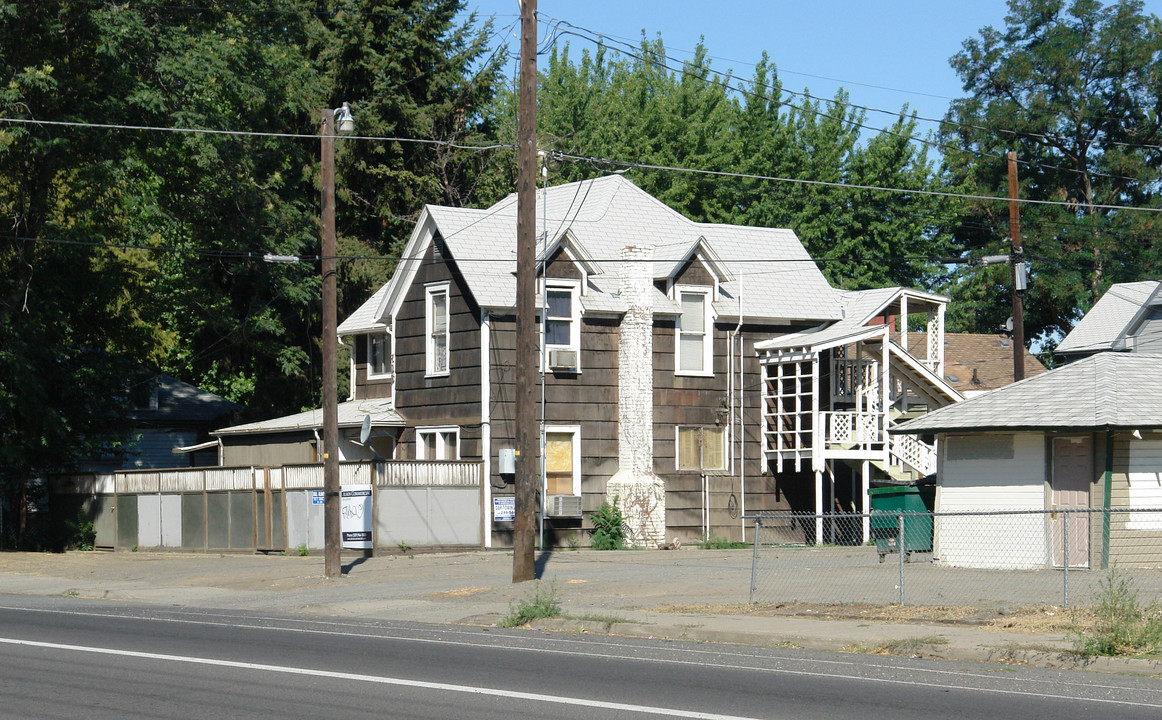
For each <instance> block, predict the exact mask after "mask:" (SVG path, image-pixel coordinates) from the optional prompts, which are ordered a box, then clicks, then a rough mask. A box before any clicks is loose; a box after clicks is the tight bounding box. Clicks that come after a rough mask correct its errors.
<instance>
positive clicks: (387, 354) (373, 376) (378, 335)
mask: <svg viewBox="0 0 1162 720" xmlns="http://www.w3.org/2000/svg"><path fill="white" fill-rule="evenodd" d="M377 339H382V340H383V357H384V360H385V362H386V366H387V370H386V371H385V372H379V373H377V372H375V364H374V363H372V361H371V358H372V356H373V354H374V353H373V352H372V347H373V345H374V344H375V341H376V340H377ZM391 340H392V336H391V333H389V332H387V331H386V330H384V331H383V332H371V333H368V334H367V344H366V349H367V379H368V380H378V379H381V378H389V377H391V376H392V371H393V370H394V368H395V361H394V356H393V354H392V341H391Z"/></svg>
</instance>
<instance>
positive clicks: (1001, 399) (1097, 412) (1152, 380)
mask: <svg viewBox="0 0 1162 720" xmlns="http://www.w3.org/2000/svg"><path fill="white" fill-rule="evenodd" d="M1159 398H1162V356H1158V355H1143V354H1137V353H1116V352H1103V353H1097V354H1096V355H1091V356H1090V357H1087V358H1083V359H1081V360H1078V361H1077V362H1074V363H1071V364H1069V365H1066V366H1064V367H1060V368H1056V369H1054V370H1050V371H1049V372H1046V373H1044V374H1042V375H1038V376H1036V377H1031V378H1026V379H1024V380H1022V381H1020V382H1017V383H1013V384H1012V385H1006V386H1005V387H1002V388H999V389H997V390H994V391H992V392H990V393H986V394H984V395H978V396H976V397H972V398H969V399H967V400H965V401H964V402H960V403H956V404H954V405H949V406H947V407H943V408H940V409H938V410H934V411H932V412H930V413H928V414H927V415H925V416H923V417H921V418H917V419H915V420H911V421H909V422H906V423H903V424H901V425H899V426H898V427H897V428H896V430H898V431H900V432H907V433H929V432H947V431H955V430H990V429H996V430H1016V429H1041V430H1051V429H1058V428H1061V429H1106V428H1121V429H1147V428H1162V403H1160V402H1159V401H1158V399H1159Z"/></svg>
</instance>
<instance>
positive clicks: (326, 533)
mask: <svg viewBox="0 0 1162 720" xmlns="http://www.w3.org/2000/svg"><path fill="white" fill-rule="evenodd" d="M322 122H323V125H322V172H321V178H320V183H319V184H320V185H322V199H323V217H322V236H323V237H322V256H321V257H320V259H319V260H320V262H319V264H320V265H321V266H322V273H323V547H324V550H323V558H324V561H323V567H324V573H325V574H326V576H327V577H329V578H335V577H339V576H340V575H341V574H342V572H343V566H342V564H341V560H340V557H339V397H338V395H339V388H338V371H337V369H336V363H337V360H336V357H335V355H336V352H337V351H338V334H337V332H336V325H337V314H338V311H337V310H336V305H337V304H338V303H337V297H336V296H337V292H336V287H335V111H334V110H332V109H330V108H325V109H324V110H323V112H322Z"/></svg>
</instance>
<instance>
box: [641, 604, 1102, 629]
mask: <svg viewBox="0 0 1162 720" xmlns="http://www.w3.org/2000/svg"><path fill="white" fill-rule="evenodd" d="M653 609H654V610H655V611H657V612H682V613H705V614H722V615H757V616H767V617H772V616H799V617H812V618H818V619H820V620H867V621H869V622H891V623H925V624H932V623H937V624H949V625H971V626H973V627H978V628H981V629H982V630H996V631H1005V632H1026V633H1037V632H1066V631H1069V630H1070V629H1072V628H1074V627H1077V628H1079V629H1084V628H1089V627H1090V626H1092V624H1093V621H1094V615H1093V613H1092V612H1090V611H1089V610H1070V609H1065V608H1060V607H1053V606H1048V605H1047V606H1042V607H1015V608H1008V609H1005V610H995V609H991V608H976V607H908V606H903V607H901V606H899V605H819V604H810V603H766V604H762V603H760V604H755V605H747V604H738V605H663V606H661V607H656V608H653Z"/></svg>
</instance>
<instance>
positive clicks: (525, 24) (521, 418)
mask: <svg viewBox="0 0 1162 720" xmlns="http://www.w3.org/2000/svg"><path fill="white" fill-rule="evenodd" d="M520 26H521V30H520V91H519V110H518V113H517V127H516V144H517V150H516V152H517V181H516V520H515V523H514V527H513V536H512V581H513V582H514V583H518V582H525V581H526V580H532V579H533V578H534V577H535V576H536V565H535V562H536V560H535V557H534V554H533V549H534V540H535V537H536V536H535V532H534V531H535V523H534V517H533V513H534V511H535V509H536V506H537V502H536V500H537V489H538V487H539V485H540V482H539V475H540V473H539V472H538V471H539V469H540V465H539V463H538V462H537V455H538V449H539V445H540V443H539V438H538V437H537V408H536V400H535V396H534V394H533V390H534V389H535V388H536V385H537V382H536V380H537V376H536V373H537V371H538V370H539V368H538V367H537V364H538V363H537V328H536V316H535V313H536V289H537V288H536V280H537V278H536V248H537V243H536V231H537V228H536V222H537V214H536V209H537V194H536V193H537V140H536V123H537V95H536V92H537V0H522V2H521V9H520Z"/></svg>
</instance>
